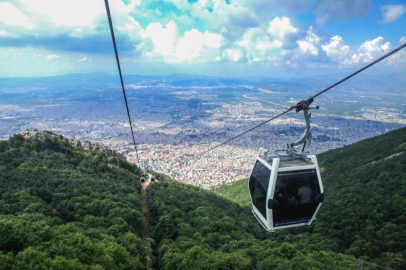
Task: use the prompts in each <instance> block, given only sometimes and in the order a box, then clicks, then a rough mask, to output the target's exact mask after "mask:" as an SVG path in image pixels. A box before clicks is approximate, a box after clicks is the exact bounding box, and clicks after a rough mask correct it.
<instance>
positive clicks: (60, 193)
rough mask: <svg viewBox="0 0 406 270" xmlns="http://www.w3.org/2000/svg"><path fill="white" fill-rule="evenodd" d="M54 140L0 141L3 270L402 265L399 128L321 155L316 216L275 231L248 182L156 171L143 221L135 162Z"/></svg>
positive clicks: (405, 257) (405, 137)
mask: <svg viewBox="0 0 406 270" xmlns="http://www.w3.org/2000/svg"><path fill="white" fill-rule="evenodd" d="M55 138H56V139H53V140H51V139H34V138H27V139H24V138H23V137H22V136H20V135H15V136H13V137H12V138H10V139H9V140H7V141H1V142H0V196H1V197H0V269H41V270H42V269H145V268H146V267H149V268H148V269H247V270H248V269H303V270H305V269H406V247H405V245H406V230H405V229H406V227H405V225H406V220H405V216H406V214H405V213H406V211H405V210H406V185H405V184H406V173H405V172H406V167H405V166H406V154H405V153H406V129H401V130H397V131H394V132H391V133H389V134H386V135H383V136H379V137H376V138H373V139H370V140H366V141H363V142H360V143H358V144H354V145H351V146H348V147H345V148H342V149H337V150H334V151H331V152H328V153H325V154H323V155H321V156H320V157H319V159H320V160H323V159H324V157H325V156H326V162H325V163H324V164H323V166H322V176H323V180H324V183H325V193H326V198H325V203H324V205H323V207H322V209H321V211H320V212H319V215H318V220H317V221H316V222H315V223H314V225H313V226H309V227H301V228H297V229H289V230H282V231H277V232H276V233H266V232H265V230H264V229H263V228H262V227H261V226H260V225H259V224H258V223H257V221H256V219H255V218H254V216H253V215H252V213H251V208H250V207H249V204H250V201H249V197H248V192H247V191H246V181H242V182H237V183H235V184H232V185H227V186H224V187H222V188H220V189H218V190H216V192H218V193H221V195H222V196H228V197H229V198H230V199H232V200H235V201H236V202H238V203H235V202H232V201H230V200H228V199H226V198H224V197H221V196H219V195H218V194H216V193H215V192H212V191H207V190H203V189H199V188H196V187H193V186H190V185H185V184H182V183H178V182H176V181H173V180H171V179H169V178H167V177H165V176H163V175H158V174H156V178H157V180H158V181H156V182H153V183H152V184H151V185H150V186H149V187H148V189H147V204H146V205H147V206H148V209H149V212H148V224H149V227H146V230H144V225H143V224H144V222H143V219H142V214H141V204H142V202H141V200H140V183H139V178H138V173H139V170H138V168H137V167H136V166H134V165H132V164H129V163H128V162H126V161H125V160H123V159H122V158H119V157H116V156H112V157H106V156H104V155H103V153H101V152H94V151H90V152H89V151H85V150H83V149H81V148H77V147H75V146H72V145H71V144H69V141H68V140H67V139H65V138H63V137H62V136H59V137H55ZM246 205H248V206H246ZM144 206H145V204H144ZM143 232H146V233H147V235H145V234H144V235H143ZM142 237H145V238H146V239H147V242H148V245H147V246H148V248H145V247H144V244H143V242H142V240H141V239H142ZM150 247H151V248H152V254H151V249H150ZM151 255H153V256H151ZM151 261H152V268H151V267H150V266H151V263H150V262H151ZM147 262H148V263H147Z"/></svg>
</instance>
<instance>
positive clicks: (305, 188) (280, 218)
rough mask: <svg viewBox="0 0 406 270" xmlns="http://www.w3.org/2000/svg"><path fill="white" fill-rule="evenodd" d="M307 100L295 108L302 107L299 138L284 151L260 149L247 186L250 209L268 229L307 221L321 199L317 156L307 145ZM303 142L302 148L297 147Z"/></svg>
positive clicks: (299, 224) (295, 225)
mask: <svg viewBox="0 0 406 270" xmlns="http://www.w3.org/2000/svg"><path fill="white" fill-rule="evenodd" d="M312 101H313V100H311V101H310V102H306V101H302V102H301V103H298V104H299V105H300V106H298V107H297V109H296V111H297V112H299V111H301V110H303V112H304V116H305V121H306V131H305V133H304V134H303V136H302V138H301V139H300V140H299V141H297V142H294V143H291V144H289V145H288V149H287V150H284V152H286V153H284V154H274V153H269V152H268V151H267V150H265V149H262V148H261V149H260V150H259V152H258V156H257V158H256V161H255V164H254V167H253V169H252V172H251V176H250V178H249V180H248V188H249V192H250V196H251V202H252V207H253V209H252V212H253V213H254V215H255V217H256V218H257V219H258V221H259V222H260V223H261V225H262V226H263V227H264V228H265V229H266V230H267V231H275V230H277V229H284V228H290V227H297V226H303V225H310V224H312V222H313V221H314V219H315V217H316V214H317V212H318V211H319V209H320V207H321V205H322V203H323V200H324V189H323V183H322V181H321V176H320V170H319V166H318V163H317V158H316V156H314V155H308V154H307V151H306V149H308V147H309V146H310V142H311V138H312V135H311V132H310V116H311V114H310V113H309V109H318V107H314V108H310V107H309V105H310V103H311V102H312ZM301 144H303V147H302V149H301V151H298V150H297V148H296V147H298V146H299V145H301Z"/></svg>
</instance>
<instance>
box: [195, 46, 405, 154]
mask: <svg viewBox="0 0 406 270" xmlns="http://www.w3.org/2000/svg"><path fill="white" fill-rule="evenodd" d="M405 47H406V43H405V44H403V45H400V46H399V47H397V48H396V49H394V50H393V51H390V52H389V53H387V54H385V55H384V56H382V57H380V58H378V59H376V60H375V61H373V62H372V63H369V64H368V65H366V66H364V67H362V68H360V69H359V70H357V71H355V72H353V73H352V74H350V75H348V76H347V77H345V78H344V79H342V80H340V81H338V82H336V83H335V84H333V85H331V86H329V87H327V88H326V89H324V90H322V91H320V92H318V93H317V94H315V95H313V96H311V97H310V98H308V99H307V100H302V101H300V102H299V103H298V104H296V105H295V106H292V107H290V108H289V109H288V110H286V111H284V112H282V113H280V114H278V115H277V116H274V117H272V118H270V119H268V120H266V121H264V122H262V123H261V124H259V125H257V126H255V127H253V128H250V129H249V130H247V131H244V132H243V133H241V134H238V135H237V136H235V137H233V138H231V139H229V140H227V141H225V142H223V143H221V144H219V145H217V146H215V147H212V148H210V149H209V150H207V151H204V152H203V153H201V154H198V155H197V156H195V157H194V158H193V159H192V160H194V159H198V158H200V157H201V156H202V155H204V154H207V153H208V152H211V151H213V150H214V149H216V148H218V147H220V146H223V145H225V144H227V143H229V142H231V141H233V140H235V139H237V138H239V137H241V136H243V135H245V134H247V133H248V132H251V131H253V130H254V129H257V128H259V127H261V126H263V125H265V124H267V123H269V122H271V121H272V120H274V119H276V118H278V117H281V116H282V115H284V114H287V113H288V112H290V111H292V110H296V112H299V111H301V110H302V109H303V104H310V103H312V102H313V100H314V99H315V98H316V97H318V96H320V95H322V94H324V93H325V92H327V91H328V90H330V89H332V88H334V87H336V86H337V85H339V84H341V83H343V82H345V81H346V80H348V79H350V78H352V77H354V76H355V75H357V74H358V73H360V72H362V71H364V70H366V69H368V68H370V67H371V66H373V65H375V64H377V63H379V62H381V61H382V60H384V59H385V58H387V57H389V56H391V55H392V54H394V53H396V52H398V51H400V50H401V49H403V48H405Z"/></svg>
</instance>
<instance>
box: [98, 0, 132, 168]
mask: <svg viewBox="0 0 406 270" xmlns="http://www.w3.org/2000/svg"><path fill="white" fill-rule="evenodd" d="M104 4H105V5H106V12H107V19H108V20H109V25H110V33H111V39H112V40H113V46H114V52H115V54H116V61H117V67H118V73H119V74H120V81H121V88H122V89H123V96H124V101H125V107H126V109H127V116H128V122H130V129H131V135H132V138H133V143H134V148H135V154H136V156H137V162H139V161H140V160H139V158H138V147H137V144H136V143H135V136H134V130H133V125H132V121H131V116H130V109H129V107H128V101H127V94H126V92H125V87H124V81H123V75H122V73H121V66H120V58H119V57H118V51H117V44H116V38H115V36H114V29H113V21H112V19H111V14H110V6H109V1H108V0H104Z"/></svg>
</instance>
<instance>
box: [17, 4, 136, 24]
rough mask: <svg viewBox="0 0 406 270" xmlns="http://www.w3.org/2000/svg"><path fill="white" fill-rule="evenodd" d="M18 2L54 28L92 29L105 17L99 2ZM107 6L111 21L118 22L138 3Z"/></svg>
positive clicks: (102, 5)
mask: <svg viewBox="0 0 406 270" xmlns="http://www.w3.org/2000/svg"><path fill="white" fill-rule="evenodd" d="M19 2H20V3H22V4H23V5H24V7H25V9H26V10H27V11H28V12H30V13H32V14H35V15H36V16H38V15H39V16H41V17H42V19H46V20H48V21H50V22H51V23H53V24H55V25H56V26H65V27H75V26H82V27H86V26H89V27H94V26H95V21H96V20H97V19H99V18H101V17H105V16H106V15H105V13H106V10H105V6H104V2H103V1H99V0H86V1H83V0H70V1H64V0H19ZM109 4H110V8H111V13H112V16H113V19H114V20H115V21H118V20H122V18H126V15H128V13H129V12H130V11H131V10H134V8H135V6H138V5H139V4H140V1H130V2H129V3H128V4H127V5H126V4H125V3H124V2H123V1H121V0H110V1H109ZM123 15H124V16H123Z"/></svg>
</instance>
